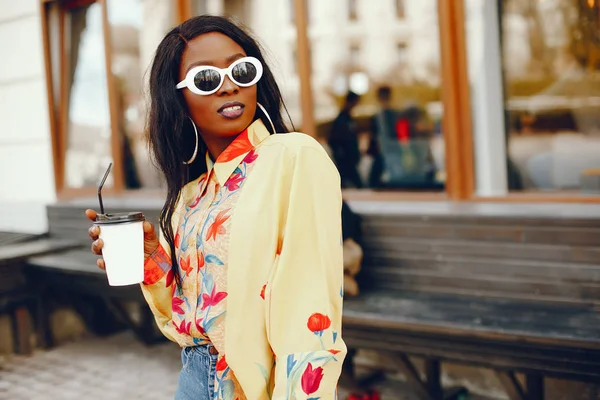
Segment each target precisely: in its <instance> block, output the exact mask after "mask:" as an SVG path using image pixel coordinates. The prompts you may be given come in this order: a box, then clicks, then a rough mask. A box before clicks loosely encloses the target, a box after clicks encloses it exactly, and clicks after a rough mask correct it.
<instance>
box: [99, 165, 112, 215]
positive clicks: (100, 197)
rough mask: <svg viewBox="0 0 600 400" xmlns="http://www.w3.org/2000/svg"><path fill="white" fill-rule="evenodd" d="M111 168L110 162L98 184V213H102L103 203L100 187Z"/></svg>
mask: <svg viewBox="0 0 600 400" xmlns="http://www.w3.org/2000/svg"><path fill="white" fill-rule="evenodd" d="M111 168H112V163H110V164H108V168H107V169H106V172H105V173H104V178H102V182H100V186H98V201H99V202H100V214H104V203H102V188H103V187H104V182H106V178H108V174H109V173H110V169H111Z"/></svg>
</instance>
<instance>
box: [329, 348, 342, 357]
mask: <svg viewBox="0 0 600 400" xmlns="http://www.w3.org/2000/svg"><path fill="white" fill-rule="evenodd" d="M327 351H328V352H330V353H331V354H333V355H334V356H335V355H336V354H337V353H339V352H340V350H334V349H331V350H327Z"/></svg>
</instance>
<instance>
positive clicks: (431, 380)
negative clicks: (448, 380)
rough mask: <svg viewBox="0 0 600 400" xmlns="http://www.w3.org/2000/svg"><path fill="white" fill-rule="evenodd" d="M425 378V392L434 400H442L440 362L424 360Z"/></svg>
mask: <svg viewBox="0 0 600 400" xmlns="http://www.w3.org/2000/svg"><path fill="white" fill-rule="evenodd" d="M425 376H426V377H427V391H428V392H429V395H430V396H431V397H432V398H434V399H436V400H437V399H443V396H444V389H443V388H442V380H441V378H442V376H441V367H440V360H434V359H427V360H425Z"/></svg>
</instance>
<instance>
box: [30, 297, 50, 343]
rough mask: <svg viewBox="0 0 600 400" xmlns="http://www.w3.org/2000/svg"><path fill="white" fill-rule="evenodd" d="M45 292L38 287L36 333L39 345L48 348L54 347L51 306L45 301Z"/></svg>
mask: <svg viewBox="0 0 600 400" xmlns="http://www.w3.org/2000/svg"><path fill="white" fill-rule="evenodd" d="M45 294H46V292H45V291H43V290H42V289H40V294H39V295H38V296H37V299H36V301H35V302H36V304H35V320H36V323H35V324H36V330H37V334H38V340H39V347H41V348H43V349H49V348H52V347H54V335H53V334H52V325H51V323H50V314H51V312H52V311H51V310H52V309H51V307H50V306H49V304H48V303H47V298H46V296H45Z"/></svg>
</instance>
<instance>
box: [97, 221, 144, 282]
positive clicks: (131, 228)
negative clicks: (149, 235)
mask: <svg viewBox="0 0 600 400" xmlns="http://www.w3.org/2000/svg"><path fill="white" fill-rule="evenodd" d="M144 220H145V218H144V214H142V213H141V212H133V213H116V214H98V216H97V218H96V222H95V223H96V224H97V225H99V226H100V239H102V240H103V242H104V246H103V247H102V257H103V258H104V265H105V266H106V276H107V278H108V284H109V285H110V286H125V285H134V284H137V283H140V282H143V281H144Z"/></svg>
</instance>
